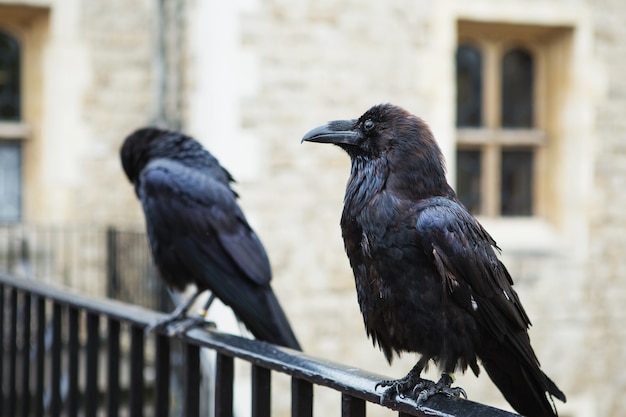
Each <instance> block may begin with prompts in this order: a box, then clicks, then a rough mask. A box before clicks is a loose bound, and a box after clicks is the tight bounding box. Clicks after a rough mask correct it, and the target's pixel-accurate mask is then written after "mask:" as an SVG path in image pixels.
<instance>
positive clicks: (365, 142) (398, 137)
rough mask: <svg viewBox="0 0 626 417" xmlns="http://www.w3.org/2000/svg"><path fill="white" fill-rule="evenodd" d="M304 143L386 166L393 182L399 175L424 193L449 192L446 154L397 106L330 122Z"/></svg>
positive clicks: (419, 121)
mask: <svg viewBox="0 0 626 417" xmlns="http://www.w3.org/2000/svg"><path fill="white" fill-rule="evenodd" d="M302 141H303V142H305V141H306V142H318V143H332V144H335V145H337V146H339V147H341V148H342V149H343V150H345V151H346V152H347V153H348V155H350V158H351V159H352V161H353V162H354V161H369V162H375V163H376V162H377V161H379V162H381V163H385V164H386V165H388V167H389V169H388V170H387V172H389V173H390V180H391V181H393V180H394V179H397V178H391V177H394V176H398V175H396V174H399V176H400V177H402V178H401V181H404V183H406V184H411V183H413V184H415V182H416V181H418V182H419V183H420V184H421V185H422V186H424V191H425V192H432V193H442V192H443V193H447V192H448V191H447V190H448V189H449V187H448V185H447V182H446V179H445V165H444V161H443V155H442V153H441V150H440V148H439V145H438V144H437V142H436V141H435V139H434V137H433V135H432V133H431V131H430V129H429V128H428V126H427V125H426V123H425V122H424V121H423V120H422V119H420V118H419V117H417V116H414V115H412V114H411V113H409V112H408V111H406V110H404V109H402V108H400V107H398V106H394V105H391V104H379V105H376V106H374V107H372V108H370V109H369V110H368V111H366V112H365V113H364V114H363V115H362V116H361V117H359V118H358V119H352V120H335V121H332V122H328V123H327V124H325V125H322V126H319V127H316V128H315V129H313V130H311V131H309V132H308V133H307V134H305V135H304V137H303V138H302ZM442 190H445V191H442Z"/></svg>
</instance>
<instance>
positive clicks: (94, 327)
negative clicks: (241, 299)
mask: <svg viewBox="0 0 626 417" xmlns="http://www.w3.org/2000/svg"><path fill="white" fill-rule="evenodd" d="M161 317H163V315H162V314H161V313H157V312H155V311H152V310H148V309H145V308H142V307H138V306H134V305H129V304H124V303H122V302H119V301H115V300H109V299H97V298H93V297H88V296H84V295H81V294H78V293H76V292H73V291H69V290H63V289H59V288H56V287H52V286H48V285H43V284H41V283H38V282H35V281H32V280H24V279H18V278H15V277H11V276H8V275H6V274H1V273H0V324H2V329H3V330H2V331H0V339H1V340H0V346H1V347H2V354H3V355H2V361H0V376H1V377H2V395H1V396H0V415H3V416H43V415H46V416H48V415H49V416H60V415H64V416H65V415H66V416H68V417H74V416H79V415H80V416H86V417H90V416H96V415H98V416H100V415H107V416H109V417H114V416H118V415H120V414H124V415H130V416H133V417H135V416H143V415H148V416H152V415H154V416H157V417H167V416H178V415H182V416H189V417H195V416H200V415H201V410H204V411H203V414H202V415H209V414H208V413H210V412H214V414H212V415H215V416H216V417H222V416H232V415H233V404H234V401H237V398H236V393H235V392H234V390H233V386H234V381H235V372H234V369H235V368H234V364H235V361H236V360H237V361H239V360H241V361H245V362H248V363H249V364H251V373H250V380H251V392H252V399H251V415H252V416H253V417H256V416H259V417H260V416H269V415H271V411H272V407H271V390H272V387H273V384H272V383H271V380H272V375H273V374H274V372H279V373H283V374H287V375H290V376H291V393H290V395H291V415H292V416H302V417H306V416H312V415H313V407H314V403H315V401H314V398H313V387H314V386H324V387H328V388H331V389H333V390H336V391H338V392H339V393H340V398H341V415H342V416H345V417H357V416H359V417H360V416H365V405H366V402H372V403H375V404H378V402H379V401H380V392H378V391H376V389H375V385H376V383H377V382H378V381H380V380H382V379H385V378H384V377H383V376H380V375H375V374H372V373H369V372H366V371H363V370H360V369H355V368H348V367H345V366H343V365H340V364H337V363H333V362H330V361H326V360H321V359H319V358H314V357H312V356H309V355H307V354H304V353H300V352H295V351H292V350H290V349H284V348H279V347H276V346H274V345H270V344H267V343H264V342H259V341H255V340H249V339H244V338H241V337H237V336H233V335H229V334H223V333H219V332H216V331H207V330H204V329H199V328H198V329H192V330H189V331H187V333H185V334H184V335H182V336H179V337H174V338H170V337H167V336H166V335H164V334H160V333H159V334H152V335H148V336H146V335H145V332H144V329H145V328H146V326H147V325H148V324H151V323H153V322H154V321H155V320H157V319H159V318H161ZM174 350H178V351H179V352H180V357H179V359H180V361H179V360H178V359H177V360H174V359H173V358H174V356H173V355H172V352H173V351H174ZM207 351H212V352H214V353H215V369H214V372H212V373H211V374H210V375H206V373H205V374H204V375H203V371H202V369H204V368H203V367H202V366H201V361H202V356H201V353H202V352H207ZM179 362H180V363H179ZM148 368H150V369H148ZM148 370H149V371H150V372H148ZM174 376H176V377H177V378H179V379H180V383H181V384H180V386H181V387H182V390H181V392H180V393H176V395H173V394H174V393H173V391H172V389H173V386H174V385H173V384H172V380H173V378H174ZM203 379H209V380H210V381H211V382H212V384H211V385H212V386H213V387H214V396H213V399H212V400H211V401H207V398H205V397H207V395H205V393H204V390H203V389H202V386H203V384H202V381H203ZM285 395H289V393H288V392H286V393H285ZM173 399H177V400H178V401H176V402H177V403H180V404H179V407H180V408H179V409H176V404H173V402H175V401H173ZM207 402H208V404H209V408H208V409H209V410H210V409H212V410H211V411H207V406H206V405H207ZM384 406H385V407H388V408H391V409H393V410H396V411H398V414H399V415H401V416H402V415H417V416H425V415H438V416H494V417H495V416H502V417H504V416H512V414H510V413H508V412H505V411H501V410H498V409H494V408H491V407H487V406H484V405H481V404H478V403H474V402H471V401H467V400H462V399H451V398H447V397H445V396H441V395H439V396H434V397H432V398H431V399H429V400H428V401H427V402H426V403H425V405H424V406H423V409H422V410H418V409H416V407H415V404H414V402H413V401H412V400H411V399H409V398H397V399H396V400H392V401H388V402H386V403H385V404H384ZM173 410H178V411H173ZM105 411H106V414H105V413H104V412H105ZM204 413H207V414H204Z"/></svg>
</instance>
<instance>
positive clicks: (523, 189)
mask: <svg viewBox="0 0 626 417" xmlns="http://www.w3.org/2000/svg"><path fill="white" fill-rule="evenodd" d="M533 164H534V151H533V150H532V149H529V148H521V149H520V148H516V149H505V150H503V151H502V178H501V183H500V184H501V190H500V191H501V200H500V204H501V206H500V214H501V215H502V216H531V215H532V214H533V213H532V206H533V185H532V184H533Z"/></svg>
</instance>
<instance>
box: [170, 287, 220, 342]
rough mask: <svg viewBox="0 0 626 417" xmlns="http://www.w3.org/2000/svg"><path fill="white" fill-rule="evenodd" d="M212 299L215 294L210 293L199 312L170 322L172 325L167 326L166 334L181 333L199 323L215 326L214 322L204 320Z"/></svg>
mask: <svg viewBox="0 0 626 417" xmlns="http://www.w3.org/2000/svg"><path fill="white" fill-rule="evenodd" d="M201 292H202V291H198V293H197V294H196V296H197V295H198V294H199V293H201ZM213 300H215V294H213V293H211V295H209V298H208V300H207V301H206V303H204V307H203V308H202V310H200V314H198V315H197V316H194V317H184V319H182V320H177V321H176V322H175V323H172V326H171V327H169V328H168V331H167V333H168V335H170V336H171V335H175V334H179V333H183V332H184V331H186V330H187V329H190V328H191V327H194V326H199V325H204V326H208V327H212V328H215V327H216V326H215V323H213V322H210V321H206V315H207V313H208V312H209V307H211V304H213ZM187 308H189V306H187Z"/></svg>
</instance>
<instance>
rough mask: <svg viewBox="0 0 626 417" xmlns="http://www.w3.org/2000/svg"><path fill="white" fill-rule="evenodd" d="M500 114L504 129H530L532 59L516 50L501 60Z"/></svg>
mask: <svg viewBox="0 0 626 417" xmlns="http://www.w3.org/2000/svg"><path fill="white" fill-rule="evenodd" d="M501 80H502V90H501V91H502V106H501V109H502V114H501V121H502V127H504V128H507V127H508V128H532V127H533V124H534V120H533V90H534V85H533V83H534V70H533V57H532V56H531V55H530V53H528V52H527V51H526V50H524V49H520V48H516V49H512V50H510V51H509V52H507V53H506V54H505V55H504V57H503V58H502V77H501Z"/></svg>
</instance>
